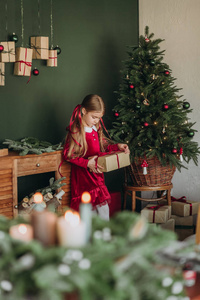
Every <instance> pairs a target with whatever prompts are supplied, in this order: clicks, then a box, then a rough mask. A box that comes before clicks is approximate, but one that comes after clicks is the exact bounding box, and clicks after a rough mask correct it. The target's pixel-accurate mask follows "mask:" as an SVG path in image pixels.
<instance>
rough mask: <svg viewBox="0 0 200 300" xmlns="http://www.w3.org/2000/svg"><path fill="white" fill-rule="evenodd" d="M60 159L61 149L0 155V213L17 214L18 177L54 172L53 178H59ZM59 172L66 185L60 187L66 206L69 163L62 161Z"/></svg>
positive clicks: (63, 204) (8, 215)
mask: <svg viewBox="0 0 200 300" xmlns="http://www.w3.org/2000/svg"><path fill="white" fill-rule="evenodd" d="M61 160H62V152H61V151H55V152H50V153H42V154H40V155H37V154H28V155H25V156H20V155H19V154H18V153H16V152H9V154H8V155H6V156H3V157H0V214H3V215H5V216H7V217H9V218H13V217H16V216H17V215H18V190H17V178H18V177H20V176H28V175H33V174H41V173H47V172H55V179H56V180H57V179H58V178H60V174H59V172H58V167H59V164H60V162H61ZM60 172H61V174H62V175H63V176H65V177H66V179H65V180H64V181H63V182H65V183H66V185H64V186H63V187H62V189H63V190H64V192H65V194H64V195H63V197H62V206H66V205H69V203H70V197H71V189H70V177H71V164H70V163H67V162H63V164H62V166H61V170H60Z"/></svg>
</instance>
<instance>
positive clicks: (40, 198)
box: [33, 192, 43, 204]
mask: <svg viewBox="0 0 200 300" xmlns="http://www.w3.org/2000/svg"><path fill="white" fill-rule="evenodd" d="M33 201H34V202H35V203H36V204H39V203H42V201H43V195H42V194H41V193H39V192H37V193H35V194H34V195H33Z"/></svg>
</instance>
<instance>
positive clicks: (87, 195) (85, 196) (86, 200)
mask: <svg viewBox="0 0 200 300" xmlns="http://www.w3.org/2000/svg"><path fill="white" fill-rule="evenodd" d="M81 201H82V202H83V203H89V202H90V201H91V195H90V193H88V192H84V193H83V194H82V196H81Z"/></svg>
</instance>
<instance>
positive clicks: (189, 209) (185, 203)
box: [171, 197, 199, 217]
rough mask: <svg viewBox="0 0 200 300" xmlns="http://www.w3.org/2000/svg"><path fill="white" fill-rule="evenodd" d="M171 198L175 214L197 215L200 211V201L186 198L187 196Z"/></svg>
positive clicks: (183, 215)
mask: <svg viewBox="0 0 200 300" xmlns="http://www.w3.org/2000/svg"><path fill="white" fill-rule="evenodd" d="M171 199H172V214H173V215H177V216H181V217H187V216H193V215H196V214H197V213H198V208H199V202H193V201H190V200H186V198H185V197H181V198H179V199H176V198H174V197H171Z"/></svg>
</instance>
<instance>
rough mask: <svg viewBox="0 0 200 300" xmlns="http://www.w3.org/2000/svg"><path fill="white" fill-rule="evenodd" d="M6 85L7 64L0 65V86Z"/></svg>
mask: <svg viewBox="0 0 200 300" xmlns="http://www.w3.org/2000/svg"><path fill="white" fill-rule="evenodd" d="M4 85H5V64H4V63H0V86H4Z"/></svg>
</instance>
